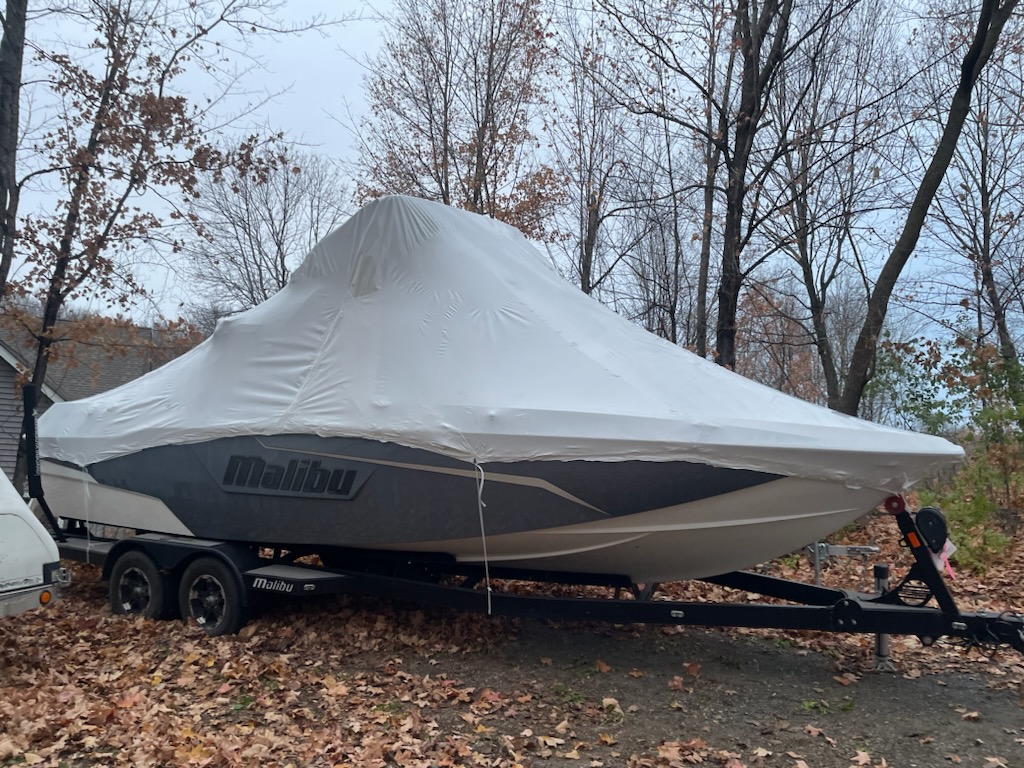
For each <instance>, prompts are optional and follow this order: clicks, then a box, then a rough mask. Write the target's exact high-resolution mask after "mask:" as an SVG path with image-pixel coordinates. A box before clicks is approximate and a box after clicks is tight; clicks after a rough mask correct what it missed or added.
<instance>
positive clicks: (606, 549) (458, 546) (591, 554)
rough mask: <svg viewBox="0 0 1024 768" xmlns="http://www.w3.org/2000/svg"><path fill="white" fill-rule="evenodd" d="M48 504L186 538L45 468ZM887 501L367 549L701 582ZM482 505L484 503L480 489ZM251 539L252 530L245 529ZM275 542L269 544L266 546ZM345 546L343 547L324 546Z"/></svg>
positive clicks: (828, 502) (842, 496) (766, 489)
mask: <svg viewBox="0 0 1024 768" xmlns="http://www.w3.org/2000/svg"><path fill="white" fill-rule="evenodd" d="M44 467H45V475H46V476H45V478H44V487H45V488H46V494H47V500H48V501H49V503H50V506H51V507H52V508H53V509H54V510H56V511H57V513H58V514H59V515H62V516H64V517H74V518H76V519H82V520H86V521H88V522H90V523H99V524H104V525H112V526H121V527H126V528H136V529H143V530H146V531H152V532H155V533H167V534H174V535H185V536H189V535H193V532H192V531H190V530H189V529H188V528H187V527H186V526H185V525H184V524H183V523H182V522H181V521H180V520H179V519H178V517H177V516H175V515H174V513H173V512H172V511H171V510H170V509H168V508H167V506H166V505H165V504H164V503H163V502H162V501H160V500H159V499H157V498H154V497H152V496H146V495H143V494H139V493H135V492H131V491H124V490H120V489H117V488H112V487H110V486H105V485H101V484H99V483H97V482H96V481H95V480H94V479H93V478H91V477H89V476H88V475H87V474H85V473H83V472H80V471H77V470H74V469H69V468H67V467H63V466H57V465H54V464H52V463H49V462H47V463H46V464H45V465H44ZM888 495H890V494H889V493H887V492H885V491H878V490H871V489H864V488H860V489H854V488H847V487H845V486H843V485H839V484H836V483H827V482H823V481H815V480H803V479H800V478H782V479H779V480H775V481H773V482H769V483H765V484H762V485H758V486H755V487H752V488H746V489H743V490H739V491H734V492H732V493H726V494H722V495H720V496H715V497H713V498H709V499H702V500H700V501H695V502H691V503H687V504H680V505H676V506H671V507H665V508H662V509H655V510H650V511H647V512H640V513H636V514H632V515H624V516H620V517H611V518H607V519H603V520H599V521H593V522H588V523H581V524H577V525H568V526H562V527H557V528H549V529H543V530H534V531H527V532H521V533H506V534H501V535H494V536H488V535H486V529H487V507H486V506H484V508H483V529H484V535H483V536H480V537H471V538H462V539H452V540H443V541H428V542H414V543H407V542H402V541H401V540H400V539H398V537H399V536H400V535H401V533H400V532H399V531H396V539H398V540H396V541H394V542H391V543H388V544H387V545H381V546H377V547H375V548H376V549H388V550H397V551H409V552H416V551H421V552H444V553H448V554H451V555H453V556H454V557H455V558H456V559H457V560H459V561H461V562H465V563H481V564H482V563H483V561H484V551H485V544H486V553H487V560H488V562H490V563H493V564H495V565H503V566H514V567H521V568H530V569H536V570H552V571H572V572H580V573H605V574H621V575H625V576H628V577H630V578H631V579H632V580H633V581H634V582H637V583H646V582H651V581H673V580H679V579H690V578H701V577H705V576H714V575H718V574H721V573H728V572H730V571H735V570H739V569H743V568H749V567H751V566H754V565H757V564H758V563H762V562H765V561H767V560H770V559H772V558H774V557H778V556H780V555H784V554H787V553H789V552H793V551H795V550H797V549H799V548H801V547H803V546H805V545H807V544H810V543H812V542H815V541H818V540H820V539H822V538H824V537H825V536H827V535H828V534H830V533H833V532H834V531H837V530H838V529H840V528H842V527H843V526H845V525H848V524H850V523H852V522H853V521H854V520H856V519H857V518H858V517H860V516H862V515H864V514H865V513H867V512H870V511H871V510H872V509H874V508H875V507H876V506H878V505H879V504H881V503H882V502H883V501H884V500H885V498H886V497H887V496H888ZM483 499H484V503H485V505H486V501H487V488H486V487H485V488H484V492H483ZM247 533H249V534H251V533H252V532H247ZM265 543H273V542H265ZM324 544H334V545H337V546H344V545H345V543H344V542H324Z"/></svg>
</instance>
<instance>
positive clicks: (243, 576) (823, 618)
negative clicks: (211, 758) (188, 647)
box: [58, 496, 1024, 653]
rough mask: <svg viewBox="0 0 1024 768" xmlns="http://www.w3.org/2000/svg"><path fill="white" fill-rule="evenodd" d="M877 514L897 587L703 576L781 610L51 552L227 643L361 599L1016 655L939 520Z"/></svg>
mask: <svg viewBox="0 0 1024 768" xmlns="http://www.w3.org/2000/svg"><path fill="white" fill-rule="evenodd" d="M886 508H887V510H888V511H889V512H890V513H891V514H892V516H893V518H894V520H895V521H896V523H897V524H898V525H899V528H900V531H901V533H902V539H903V544H904V545H905V546H906V547H908V548H909V549H910V551H911V552H912V553H913V555H914V563H913V565H912V566H911V568H910V569H909V571H908V572H907V574H906V575H905V577H904V578H903V579H902V580H900V581H899V582H898V583H897V584H896V585H895V586H894V587H892V588H890V589H886V590H884V591H882V592H881V593H880V594H874V595H872V594H866V593H862V592H855V591H850V590H844V589H835V588H830V587H823V586H816V585H814V584H809V583H804V582H797V581H791V580H787V579H781V578H776V577H771V576H766V575H762V574H758V573H753V572H747V571H739V572H734V573H729V574H725V575H721V576H715V577H711V578H707V579H704V581H707V582H711V583H714V584H718V585H721V586H725V587H729V588H733V589H738V590H742V591H745V592H749V593H756V594H759V595H762V596H765V597H770V598H778V599H782V600H786V601H789V602H790V603H793V604H775V603H770V604H769V603H748V602H736V603H714V602H679V601H669V600H661V599H657V598H656V597H654V595H653V594H652V593H653V591H654V590H653V589H650V588H648V589H647V590H640V589H639V588H638V587H637V585H634V584H631V583H630V582H629V580H628V579H626V578H625V577H620V576H616V575H612V574H608V575H595V574H573V573H563V572H544V573H541V572H536V571H526V570H519V569H508V568H500V567H493V566H492V567H491V568H490V569H489V572H485V569H484V568H483V567H481V566H475V565H467V564H464V563H457V562H455V561H454V560H453V559H451V558H446V557H444V556H437V557H430V556H426V557H424V556H423V555H421V554H419V553H417V554H415V555H411V554H409V553H382V552H372V553H368V552H363V551H359V550H349V551H345V552H335V553H333V557H332V558H331V562H332V564H333V563H335V562H342V563H344V567H342V568H326V567H322V566H319V565H311V564H308V562H299V559H300V558H302V559H304V560H307V561H308V560H309V559H310V558H306V557H304V556H306V555H309V554H311V553H307V552H302V551H293V552H282V551H273V552H272V553H269V552H268V551H267V550H264V551H263V552H262V553H261V552H260V551H257V550H256V549H255V548H253V547H250V546H245V545H240V544H236V543H231V542H217V541H205V540H198V539H192V538H187V537H177V536H167V535H162V534H141V535H137V536H133V537H130V538H127V539H121V540H103V539H97V538H95V537H91V536H88V535H87V531H86V530H85V527H84V526H81V525H79V526H78V530H77V531H76V530H75V529H74V528H71V529H70V530H69V529H65V530H64V531H63V532H62V534H63V537H64V538H65V541H62V542H58V546H59V548H60V550H61V554H62V556H64V557H67V558H70V559H77V560H83V561H89V562H92V563H96V564H102V565H103V566H104V577H105V578H107V579H109V580H110V582H111V584H110V595H111V603H112V607H113V609H114V611H115V612H117V613H141V614H143V615H147V616H151V617H157V618H162V617H168V616H170V615H173V614H174V613H175V611H176V610H177V611H178V612H179V613H180V615H182V616H184V617H185V618H188V617H189V616H191V617H193V618H194V619H196V621H197V622H198V623H199V624H200V626H202V628H203V629H204V630H205V631H206V632H207V633H208V634H210V635H221V634H229V633H233V632H237V631H238V630H239V629H240V628H241V626H242V625H243V624H244V623H245V621H246V617H247V616H248V614H249V611H250V609H251V608H252V607H253V606H254V605H255V603H256V602H257V600H258V599H259V596H260V595H267V594H279V595H290V596H309V595H323V594H337V593H363V594H370V595H377V596H383V597H387V598H393V599H400V600H408V601H412V602H415V603H421V604H432V605H436V606H444V607H449V608H455V609H459V610H466V611H479V612H482V613H487V614H491V615H500V616H514V617H522V618H541V619H544V618H549V619H550V618H557V619H560V620H578V621H602V622H612V623H618V624H631V623H645V624H647V623H650V624H670V625H672V624H674V625H703V626H712V627H756V628H774V629H783V630H818V631H826V632H849V633H867V634H875V635H889V634H894V635H916V636H917V637H918V638H920V639H921V641H922V642H923V643H924V644H925V645H930V644H932V643H934V642H935V641H936V640H938V639H939V638H942V637H949V638H953V639H959V640H961V641H963V642H965V643H968V644H972V645H976V646H982V647H986V648H992V647H999V646H1004V645H1008V646H1011V647H1013V648H1015V649H1016V650H1018V651H1020V652H1022V653H1024V617H1021V616H1019V615H1017V614H1010V613H995V612H963V611H960V610H959V609H958V607H957V605H956V602H955V600H954V599H953V596H952V594H951V593H950V591H949V589H948V588H947V585H946V582H945V580H944V579H943V576H942V574H941V572H940V569H939V567H938V566H937V564H936V562H937V557H936V556H935V555H936V553H939V552H941V551H942V548H943V546H944V545H945V543H946V523H945V520H944V518H943V517H942V515H941V513H939V512H938V510H935V509H933V508H924V509H921V510H919V511H918V512H917V513H916V514H913V513H912V512H911V511H910V510H908V509H907V507H906V504H905V502H904V500H903V499H902V498H901V497H895V496H894V497H891V498H890V499H889V500H887V502H886ZM876 568H881V569H885V567H884V566H879V567H876ZM505 580H517V581H522V580H529V581H534V582H543V583H549V584H553V583H560V584H578V585H593V586H605V587H610V588H614V595H615V596H614V597H609V598H593V597H565V596H541V595H536V594H529V595H527V594H515V593H512V592H509V591H505V590H504V589H502V588H501V587H504V586H506V583H505ZM883 583H884V581H883ZM623 590H632V594H631V596H628V597H623V596H622V594H623ZM175 593H177V597H178V600H174V596H175ZM175 603H177V605H176V606H175V605H174V604H175Z"/></svg>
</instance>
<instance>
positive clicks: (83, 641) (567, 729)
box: [0, 518, 1024, 768]
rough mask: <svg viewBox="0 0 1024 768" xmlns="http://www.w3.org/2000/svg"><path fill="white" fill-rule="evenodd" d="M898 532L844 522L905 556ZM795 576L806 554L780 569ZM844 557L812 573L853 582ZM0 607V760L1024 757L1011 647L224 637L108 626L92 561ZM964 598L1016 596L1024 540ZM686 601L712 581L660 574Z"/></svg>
mask: <svg viewBox="0 0 1024 768" xmlns="http://www.w3.org/2000/svg"><path fill="white" fill-rule="evenodd" d="M893 527H894V526H893V524H892V522H891V521H890V520H888V519H886V518H881V519H878V520H875V521H873V522H872V523H871V524H870V525H868V526H867V527H866V528H864V529H862V530H858V531H856V532H854V533H852V534H850V536H851V537H852V538H851V539H850V541H851V542H852V543H875V544H877V545H879V546H881V547H882V548H883V554H882V555H881V557H880V559H881V560H883V561H889V562H898V563H903V564H904V565H905V563H904V562H903V557H904V553H902V552H901V551H899V549H898V548H897V547H896V544H895V542H896V537H895V531H893V530H892V528H893ZM772 568H773V569H774V571H775V572H776V573H777V574H779V575H785V576H795V577H799V578H803V579H805V580H810V578H811V571H810V566H809V563H808V561H807V558H806V557H800V558H790V559H787V560H786V561H784V562H782V563H776V564H773V566H772ZM869 573H870V569H869V568H867V567H866V566H865V565H864V564H862V563H860V562H859V561H844V562H837V563H835V564H833V565H832V566H831V567H830V568H828V569H827V571H826V574H825V575H826V581H827V583H833V584H837V585H842V586H848V587H860V588H867V587H868V583H867V579H868V578H869ZM74 575H75V581H74V584H73V586H72V587H71V588H70V589H69V590H68V591H67V593H66V595H65V597H64V599H63V600H62V601H60V602H59V603H58V604H56V605H55V606H53V607H52V608H51V609H50V610H48V611H39V612H34V613H31V614H28V615H24V616H21V617H16V618H11V619H5V620H3V621H0V766H6V765H40V766H51V765H52V766H60V765H67V766H173V765H196V766H204V765H205V766H256V765H260V766H289V765H290V766H295V767H296V768H299V767H300V766H438V767H440V766H506V767H511V766H517V765H521V766H542V765H543V766H630V767H632V768H639V767H641V766H651V767H666V766H667V767H672V766H689V765H697V764H699V765H707V766H726V767H727V768H741V766H748V767H751V766H778V767H781V768H805V767H806V768H822V767H831V766H838V767H839V768H848V767H849V766H874V767H876V768H877V767H879V766H894V767H897V768H902V767H903V766H921V767H922V768H924V767H925V766H929V767H933V768H934V766H941V765H963V766H978V768H999V767H1000V766H1004V768H1008V767H1009V766H1024V709H1022V708H1021V699H1020V695H1021V688H1020V685H1021V680H1022V679H1024V659H1022V658H1019V657H1018V656H1017V655H1015V654H1014V653H1013V652H1011V651H1002V652H1000V653H998V654H996V655H995V656H992V657H989V656H986V655H984V654H982V653H980V652H978V651H976V650H975V651H970V652H964V650H963V649H961V648H957V647H954V646H950V645H946V644H939V645H938V646H936V647H934V648H930V649H926V648H922V647H921V645H920V643H919V642H918V641H917V640H916V639H902V638H894V641H893V656H894V659H895V661H896V662H897V664H898V665H899V669H900V671H899V673H897V674H879V673H875V672H871V671H870V668H871V663H872V648H873V638H871V637H860V636H834V635H822V634H813V633H796V632H778V631H741V630H728V631H725V630H704V629H698V628H684V629H680V628H661V627H613V626H607V625H596V624H595V625H580V624H560V623H557V622H534V621H512V620H505V619H490V618H487V617H483V616H477V615H470V614H460V613H453V612H449V611H442V610H433V609H424V608H420V607H416V606H409V605H403V604H396V603H393V602H389V601H386V600H377V599H370V598H358V597H347V598H336V599H330V600H320V601H306V602H304V603H303V602H299V603H296V602H282V603H279V604H274V605H271V606H269V607H267V608H266V609H265V610H264V611H263V613H262V614H261V615H260V616H258V617H257V618H255V619H254V620H253V621H252V622H251V623H250V624H249V625H248V626H247V627H246V628H245V629H244V630H243V632H242V633H241V634H240V635H239V636H237V637H229V638H217V639H211V638H207V637H206V636H205V635H203V634H202V633H201V632H199V630H198V629H197V628H195V627H189V626H186V625H184V624H182V623H181V622H153V621H145V620H138V619H133V618H129V617H122V616H112V615H111V613H110V609H109V608H108V607H107V600H106V586H105V585H104V584H103V583H101V582H100V581H99V577H98V572H97V569H95V568H92V567H88V566H79V567H76V568H75V574H74ZM953 589H954V591H955V593H956V596H957V598H958V600H959V601H960V602H961V604H962V607H965V608H968V607H970V608H981V609H986V610H993V609H1003V608H1013V607H1016V608H1018V609H1024V552H1022V551H1021V550H1020V548H1019V547H1015V548H1013V549H1012V550H1011V556H1010V557H1009V558H1008V560H1007V562H1006V563H1004V564H1002V565H1000V566H999V567H998V568H993V569H992V570H991V571H990V573H989V574H988V576H987V577H986V578H985V579H984V580H982V579H978V578H973V577H967V576H965V575H960V577H959V578H958V580H957V582H956V584H955V585H954V587H953ZM664 592H665V593H667V594H670V595H671V596H673V597H678V598H681V599H722V598H723V597H726V596H727V593H726V592H725V591H724V590H721V589H720V588H714V587H709V586H707V585H700V586H695V585H691V584H679V585H667V586H666V587H665V588H664Z"/></svg>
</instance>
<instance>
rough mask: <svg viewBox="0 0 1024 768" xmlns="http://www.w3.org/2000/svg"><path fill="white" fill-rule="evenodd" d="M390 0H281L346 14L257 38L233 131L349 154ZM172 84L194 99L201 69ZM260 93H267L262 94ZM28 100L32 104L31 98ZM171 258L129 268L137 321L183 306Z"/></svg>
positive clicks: (38, 203) (73, 32) (33, 205)
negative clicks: (138, 295)
mask: <svg viewBox="0 0 1024 768" xmlns="http://www.w3.org/2000/svg"><path fill="white" fill-rule="evenodd" d="M389 3H390V0H341V1H340V2H339V1H338V0H285V1H284V2H282V4H281V6H280V9H279V11H278V13H277V17H278V19H279V20H280V21H281V23H282V24H285V25H287V24H302V23H307V22H308V21H309V20H310V19H311V18H313V17H320V18H324V19H329V20H340V19H343V18H345V19H348V20H346V21H344V22H342V23H337V24H332V25H330V26H327V27H325V28H324V29H322V30H319V31H309V32H304V33H301V34H294V35H279V36H275V37H267V38H262V39H260V40H259V42H258V43H257V44H256V46H254V48H253V50H251V51H250V53H251V55H253V56H254V57H255V58H256V59H257V60H258V61H259V62H260V64H261V67H260V68H257V69H255V70H253V71H251V72H250V73H249V74H248V75H246V77H245V79H244V80H243V82H242V83H241V88H243V89H244V91H245V93H244V94H242V95H240V96H239V97H237V98H236V99H235V100H234V102H233V103H229V104H228V105H225V107H224V109H223V110H222V114H228V113H238V112H245V111H247V109H248V105H249V104H250V103H255V104H258V106H257V108H256V109H255V111H254V112H252V113H251V114H249V115H248V116H247V117H246V118H245V119H244V120H243V121H242V122H240V123H239V124H238V132H239V134H240V135H243V134H248V133H250V132H252V130H253V129H254V128H256V129H262V130H271V131H282V132H284V133H285V134H286V138H287V139H288V140H289V141H292V142H295V143H297V144H301V145H302V146H304V147H305V148H308V149H309V150H310V151H316V152H320V153H323V154H324V155H326V156H328V157H330V158H332V159H335V160H340V161H345V160H352V159H353V151H354V150H353V147H354V140H353V136H352V134H351V131H350V130H349V128H348V127H346V126H347V125H349V124H350V122H351V119H352V118H353V117H356V118H357V117H358V116H359V115H360V114H361V113H362V112H363V111H365V109H366V105H365V101H364V99H363V96H362V94H363V82H362V81H363V77H364V74H365V72H366V68H365V61H366V59H367V57H370V56H372V55H373V54H374V53H375V52H376V51H377V49H378V47H379V46H380V41H381V28H382V27H381V24H380V23H379V20H378V19H379V15H380V12H381V10H385V9H387V8H388V6H389ZM55 19H57V20H58V21H54V20H55ZM33 23H37V24H46V25H49V26H48V27H43V28H40V27H36V28H34V29H33V28H31V26H30V29H29V36H30V37H32V36H33V35H34V36H35V37H36V39H37V40H38V41H39V42H40V43H41V44H42V45H48V44H53V45H60V43H59V41H60V40H61V38H65V39H71V40H74V39H76V38H77V39H79V40H80V39H81V38H80V35H81V32H80V31H78V28H72V27H65V26H61V25H60V24H59V17H56V16H45V15H44V16H42V17H39V20H38V21H36V22H33ZM49 41H58V42H53V43H50V42H49ZM190 79H192V80H193V81H194V84H192V83H190V82H189V80H190ZM178 83H179V86H180V87H181V88H182V90H183V91H184V92H186V93H187V94H188V95H189V97H190V98H191V99H192V100H193V102H194V103H195V102H200V101H201V100H202V97H203V96H204V95H206V93H207V89H208V85H207V83H208V81H207V80H205V79H203V78H202V77H200V76H191V75H189V74H185V75H183V76H182V78H181V80H179V81H178ZM265 94H270V95H271V98H269V99H267V98H266V95H265ZM262 102H265V103H262ZM32 106H33V107H37V105H36V104H35V103H34V102H33V104H32ZM22 111H23V115H25V114H28V112H30V111H31V110H26V107H25V106H23V110H22ZM38 114H40V112H39V110H38V108H37V109H36V115H38ZM30 119H34V118H30ZM52 195H53V192H52V191H49V192H48V191H47V190H45V189H34V190H26V191H25V192H24V193H23V196H22V201H21V210H22V212H23V213H24V212H26V211H28V210H29V209H34V210H45V209H47V208H49V207H50V205H51V204H52V199H53V198H52ZM151 202H152V201H151ZM155 207H156V209H157V210H159V209H160V203H158V202H157V203H155ZM170 258H171V257H170V256H168V255H165V254H156V255H155V256H152V257H150V256H147V255H140V256H139V259H140V264H141V266H140V267H139V268H138V269H137V270H136V271H137V272H138V273H139V274H138V276H139V277H140V278H141V281H142V283H143V285H144V286H145V287H146V288H147V290H148V291H150V293H151V296H152V299H151V301H145V302H143V303H142V304H140V305H139V306H138V307H137V309H136V310H135V311H133V312H131V314H132V316H133V317H134V318H135V319H136V320H137V321H140V322H148V321H152V320H154V319H156V316H157V315H163V316H165V317H170V318H174V317H177V316H179V315H180V314H182V312H183V305H184V304H185V303H187V301H188V300H189V298H190V297H189V290H188V288H189V281H188V275H187V274H186V270H184V269H183V268H182V267H180V266H177V265H175V264H173V263H167V260H168V259H170ZM25 268H26V267H25V265H24V264H15V265H14V270H15V275H17V274H18V272H19V271H21V270H24V269H25ZM75 306H76V307H78V308H81V309H88V310H92V311H98V312H108V311H109V310H108V309H107V308H106V307H105V305H103V304H101V303H96V302H94V301H89V302H84V301H78V302H76V303H75Z"/></svg>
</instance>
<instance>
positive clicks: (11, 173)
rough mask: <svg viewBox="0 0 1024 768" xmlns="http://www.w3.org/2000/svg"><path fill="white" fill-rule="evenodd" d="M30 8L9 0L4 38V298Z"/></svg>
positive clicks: (0, 230)
mask: <svg viewBox="0 0 1024 768" xmlns="http://www.w3.org/2000/svg"><path fill="white" fill-rule="evenodd" d="M27 8H28V0H7V13H6V15H5V16H4V33H3V40H0V203H2V209H0V302H2V301H3V296H4V294H5V292H6V288H7V277H8V276H9V275H10V272H11V262H12V261H13V259H14V239H15V237H16V236H17V224H18V197H19V195H18V192H19V190H18V180H17V177H16V173H17V156H18V103H19V101H20V98H21V69H22V61H23V60H24V54H25V16H26V12H27Z"/></svg>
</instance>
